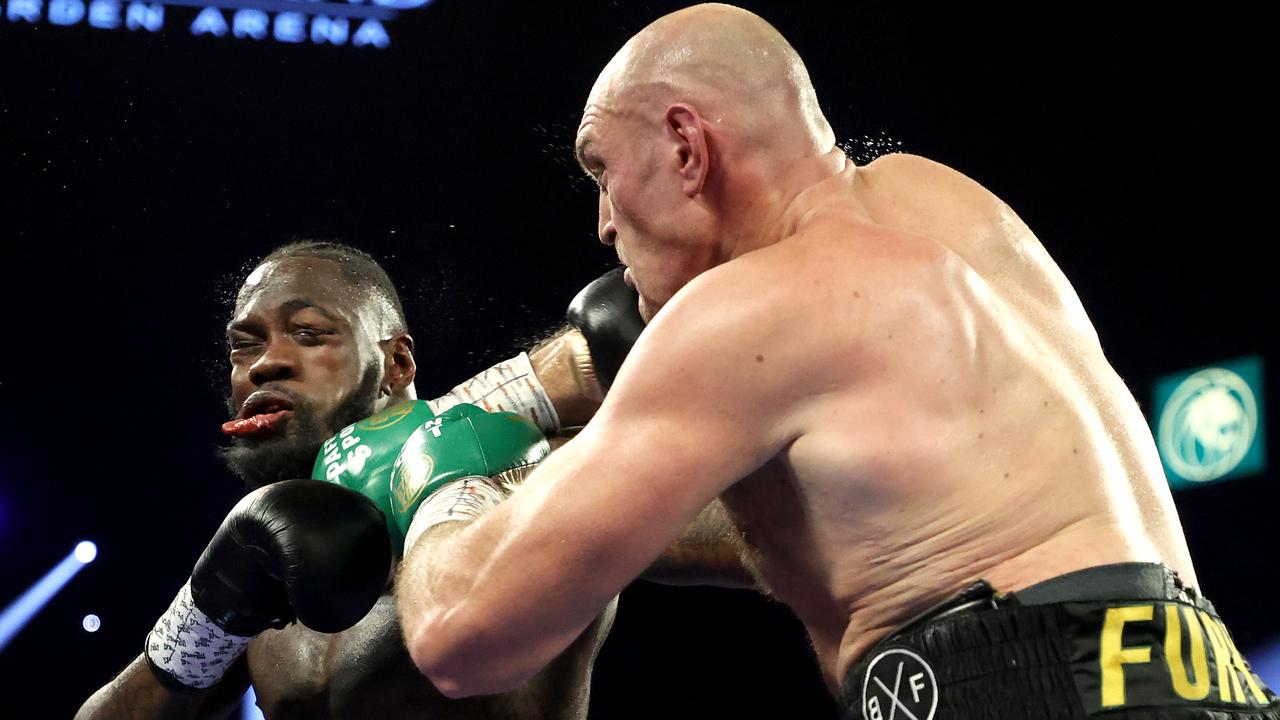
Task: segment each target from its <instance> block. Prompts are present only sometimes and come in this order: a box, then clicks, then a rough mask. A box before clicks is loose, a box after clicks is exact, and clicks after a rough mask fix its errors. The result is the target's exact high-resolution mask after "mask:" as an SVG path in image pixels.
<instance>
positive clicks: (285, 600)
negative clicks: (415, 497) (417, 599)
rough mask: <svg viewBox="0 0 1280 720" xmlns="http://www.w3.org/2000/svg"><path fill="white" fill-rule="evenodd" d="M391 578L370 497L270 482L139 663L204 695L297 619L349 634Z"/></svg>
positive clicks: (210, 552)
mask: <svg viewBox="0 0 1280 720" xmlns="http://www.w3.org/2000/svg"><path fill="white" fill-rule="evenodd" d="M390 571H391V543H390V540H389V538H388V535H387V529H386V520H385V519H384V518H383V516H382V513H381V512H380V511H379V510H378V508H377V507H376V506H375V505H374V504H373V503H372V502H370V501H369V500H368V498H365V497H364V496H363V495H361V494H360V493H357V492H353V491H351V490H348V489H347V488H344V487H342V486H340V485H334V484H331V483H325V482H319V481H316V480H286V481H284V482H278V483H273V484H271V485H268V486H266V487H264V488H260V489H259V490H256V491H254V492H252V493H250V494H249V495H246V496H245V497H244V498H243V499H242V500H241V501H240V502H239V503H237V504H236V506H235V507H234V508H232V510H231V512H230V514H228V515H227V517H226V519H225V520H223V521H222V526H221V527H219V528H218V531H217V532H216V533H215V534H214V536H213V540H211V541H210V542H209V546H208V547H206V548H205V550H204V553H203V554H201V556H200V559H199V560H198V561H197V562H196V566H195V569H194V570H193V571H192V573H191V579H190V580H189V581H188V582H187V584H186V585H184V586H183V588H182V590H181V591H180V592H179V593H178V597H177V598H176V599H175V600H174V601H173V604H172V605H171V606H170V607H169V610H168V611H166V612H165V614H164V615H162V616H161V618H160V620H159V622H157V623H156V625H155V627H154V628H153V629H152V630H151V633H150V634H149V635H148V636H147V645H146V652H145V653H144V654H145V655H146V657H147V661H148V664H149V665H150V666H151V668H152V669H153V670H155V671H156V675H157V676H158V677H159V678H160V679H161V680H162V681H163V682H164V683H165V684H166V685H167V686H169V687H170V688H172V689H175V690H199V689H204V688H207V687H209V686H211V685H213V684H214V683H216V682H217V681H218V680H219V679H220V678H221V677H222V675H223V673H224V672H225V671H226V670H227V668H228V667H229V666H230V665H231V663H232V662H233V661H234V660H235V659H236V657H238V656H239V655H240V653H241V652H243V651H244V648H245V647H247V646H248V644H249V642H250V641H251V640H252V639H253V636H255V635H257V634H258V633H261V632H262V631H264V630H266V629H268V628H282V627H284V626H285V625H287V624H288V623H290V622H292V621H293V620H294V619H295V618H296V619H297V620H299V621H301V622H302V623H303V624H304V625H306V626H307V627H309V628H311V629H313V630H317V631H319V632H339V631H341V630H345V629H347V628H349V627H351V626H352V625H354V624H355V623H357V622H358V621H359V620H360V618H362V617H364V616H365V615H366V614H367V613H368V612H369V610H370V609H371V608H372V607H373V605H374V603H376V602H377V600H378V597H379V596H380V595H381V594H382V591H383V590H384V589H385V588H386V583H387V578H388V577H389V575H390Z"/></svg>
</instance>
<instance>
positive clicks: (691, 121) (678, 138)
mask: <svg viewBox="0 0 1280 720" xmlns="http://www.w3.org/2000/svg"><path fill="white" fill-rule="evenodd" d="M666 120H667V130H668V131H669V132H670V135H671V140H672V142H673V143H674V148H675V157H676V171H677V172H678V173H679V175H680V191H681V192H683V193H684V194H685V195H686V196H687V197H696V196H697V195H698V194H699V193H701V192H702V186H703V185H705V184H706V182H707V172H708V171H709V170H710V169H711V165H710V163H711V152H710V148H709V147H708V145H707V133H706V128H705V126H704V125H703V123H702V116H700V115H698V111H697V110H695V109H693V107H691V106H689V105H686V104H684V103H676V104H675V105H672V106H671V107H669V108H667V115H666Z"/></svg>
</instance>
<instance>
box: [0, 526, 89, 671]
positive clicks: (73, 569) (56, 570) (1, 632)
mask: <svg viewBox="0 0 1280 720" xmlns="http://www.w3.org/2000/svg"><path fill="white" fill-rule="evenodd" d="M86 545H87V546H88V548H87V551H82V548H84V546H86ZM97 552H98V549H97V548H96V547H95V546H94V545H93V543H91V542H88V541H86V542H83V543H80V544H79V545H77V546H76V549H75V550H73V551H72V552H70V553H68V554H67V556H66V557H64V558H63V559H62V561H61V562H59V563H58V564H57V565H54V566H53V569H52V570H50V571H49V572H47V573H45V575H44V577H42V578H40V579H39V580H37V581H36V584H35V585H32V586H31V587H30V588H28V589H27V591H26V592H24V593H22V595H20V596H18V599H17V600H14V601H13V602H12V603H10V604H9V607H7V608H5V609H4V612H0V650H4V649H5V647H6V646H8V644H9V641H10V640H13V637H14V636H15V635H17V634H18V633H19V632H20V631H21V630H22V628H24V627H26V625H27V623H29V622H31V618H33V617H35V615H36V613H38V612H40V609H41V608H43V607H44V606H45V605H46V604H47V603H48V602H49V599H50V598H52V597H53V596H54V595H57V594H58V591H59V590H61V589H62V588H63V586H64V585H66V584H67V583H68V582H70V581H71V578H73V577H75V575H76V573H78V572H80V568H82V567H84V566H85V564H87V563H89V562H92V561H93V557H94V556H95V555H97ZM86 555H87V556H88V559H82V558H83V557H85V556H86Z"/></svg>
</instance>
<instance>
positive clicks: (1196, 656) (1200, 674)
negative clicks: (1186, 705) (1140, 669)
mask: <svg viewBox="0 0 1280 720" xmlns="http://www.w3.org/2000/svg"><path fill="white" fill-rule="evenodd" d="M1179 607H1181V608H1182V617H1185V618H1186V619H1187V636H1188V637H1190V638H1191V672H1192V674H1194V675H1195V678H1196V679H1195V681H1194V682H1192V681H1191V680H1189V679H1188V678H1187V664H1186V661H1184V660H1183V658H1182V623H1181V622H1180V620H1179V615H1178V608H1179ZM1164 616H1165V635H1164V659H1165V662H1166V663H1168V665H1169V677H1170V678H1172V679H1173V691H1174V692H1176V693H1178V697H1180V698H1182V699H1183V700H1203V699H1205V698H1206V697H1208V696H1209V688H1210V685H1211V684H1212V682H1211V681H1210V679H1209V661H1208V658H1206V657H1205V652H1204V631H1203V630H1202V629H1201V628H1200V620H1199V618H1197V617H1196V613H1195V610H1194V609H1192V608H1190V607H1187V606H1186V605H1165V606H1164Z"/></svg>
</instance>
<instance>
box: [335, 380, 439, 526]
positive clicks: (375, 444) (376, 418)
mask: <svg viewBox="0 0 1280 720" xmlns="http://www.w3.org/2000/svg"><path fill="white" fill-rule="evenodd" d="M434 417H435V413H433V412H432V411H431V405H430V404H429V403H428V402H427V401H426V400H409V401H407V402H402V403H399V404H398V405H392V406H391V407H389V408H387V409H386V410H383V411H382V412H380V413H378V414H376V415H373V416H371V417H367V418H365V419H364V420H361V421H360V422H357V423H354V424H352V425H348V426H346V427H345V428H343V429H342V431H341V432H339V433H338V434H337V435H334V436H333V437H331V438H329V439H328V440H327V441H325V443H324V445H322V446H320V452H319V454H317V455H316V464H315V466H313V467H312V468H311V479H313V480H324V481H327V482H331V483H334V484H337V485H341V486H343V487H345V488H347V489H348V490H354V491H356V492H358V493H360V494H361V495H364V496H365V497H367V498H369V499H370V500H372V501H373V504H374V505H376V506H377V507H378V509H379V510H381V511H382V514H383V516H384V517H385V518H386V519H387V530H388V531H389V532H390V533H391V537H393V538H396V539H397V540H396V544H395V546H396V548H399V547H400V542H401V540H403V538H402V537H401V535H400V533H399V532H398V531H397V530H396V528H395V524H394V523H392V522H391V518H392V514H391V470H392V466H393V465H395V462H396V457H397V456H398V455H399V454H400V448H402V447H404V444H405V441H406V440H408V439H409V436H411V435H413V432H414V431H415V430H417V429H418V428H420V427H422V424H423V423H425V422H427V421H428V420H431V419H432V418H434Z"/></svg>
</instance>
